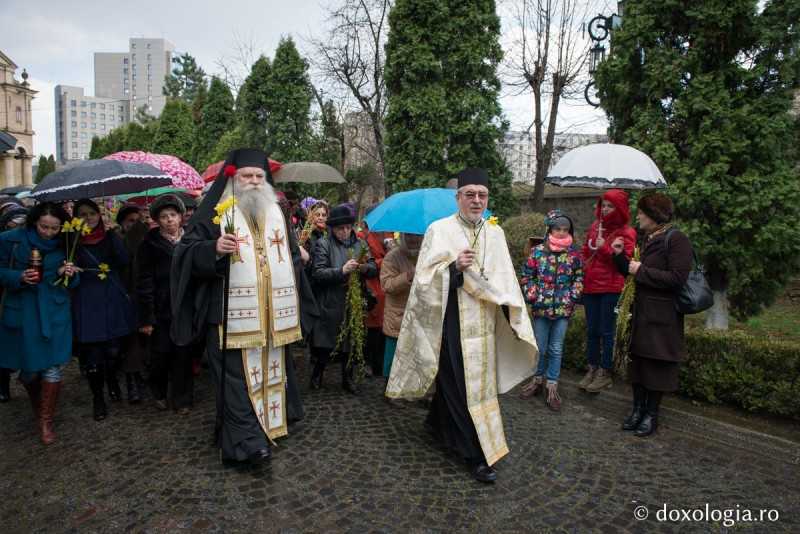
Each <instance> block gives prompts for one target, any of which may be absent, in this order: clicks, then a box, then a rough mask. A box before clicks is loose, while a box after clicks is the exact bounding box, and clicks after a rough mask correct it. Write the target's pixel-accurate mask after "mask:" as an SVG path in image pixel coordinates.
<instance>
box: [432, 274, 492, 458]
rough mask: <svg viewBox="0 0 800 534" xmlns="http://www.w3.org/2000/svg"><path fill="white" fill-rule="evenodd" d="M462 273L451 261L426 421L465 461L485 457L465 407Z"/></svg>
mask: <svg viewBox="0 0 800 534" xmlns="http://www.w3.org/2000/svg"><path fill="white" fill-rule="evenodd" d="M462 285H464V274H463V273H461V272H458V271H457V270H456V268H455V264H454V263H453V264H450V290H449V292H448V295H447V308H446V309H445V313H444V324H443V325H442V348H441V351H440V352H439V371H438V373H437V374H436V392H435V393H434V395H433V399H432V401H431V408H430V411H429V412H428V418H427V423H428V425H430V426H431V427H432V428H433V430H434V431H435V432H436V434H437V435H438V437H439V438H440V439H441V441H442V443H443V444H444V445H445V446H446V447H447V448H449V449H451V450H452V451H453V452H455V453H456V454H458V455H459V456H461V457H462V458H463V459H464V460H466V461H467V462H469V463H471V464H474V463H478V462H482V461H485V456H484V454H483V450H482V449H481V444H480V441H478V433H477V432H476V431H475V424H474V423H473V422H472V416H470V414H469V409H468V408H467V385H466V379H465V378H464V355H463V354H462V352H461V322H460V320H459V315H458V292H457V291H456V290H457V289H458V288H459V287H461V286H462Z"/></svg>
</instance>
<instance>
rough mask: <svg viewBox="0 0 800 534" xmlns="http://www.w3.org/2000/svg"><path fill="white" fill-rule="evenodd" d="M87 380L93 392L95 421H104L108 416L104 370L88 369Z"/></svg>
mask: <svg viewBox="0 0 800 534" xmlns="http://www.w3.org/2000/svg"><path fill="white" fill-rule="evenodd" d="M86 378H87V379H88V380H89V387H90V388H91V390H92V412H93V414H92V415H93V417H94V420H95V421H102V420H103V419H105V418H106V416H107V415H108V407H106V400H105V397H104V396H103V370H102V368H98V367H88V368H87V369H86Z"/></svg>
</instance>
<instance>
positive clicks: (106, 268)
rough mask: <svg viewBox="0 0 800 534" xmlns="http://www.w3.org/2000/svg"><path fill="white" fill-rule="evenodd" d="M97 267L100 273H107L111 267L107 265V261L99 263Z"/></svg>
mask: <svg viewBox="0 0 800 534" xmlns="http://www.w3.org/2000/svg"><path fill="white" fill-rule="evenodd" d="M98 267H99V268H100V272H101V273H107V272H109V271H110V270H111V267H109V266H108V264H107V263H101V264H100V265H98Z"/></svg>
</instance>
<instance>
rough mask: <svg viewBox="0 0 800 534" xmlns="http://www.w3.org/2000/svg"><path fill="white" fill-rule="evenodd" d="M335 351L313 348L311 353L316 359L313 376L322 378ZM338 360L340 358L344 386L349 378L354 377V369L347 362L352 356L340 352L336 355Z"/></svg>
mask: <svg viewBox="0 0 800 534" xmlns="http://www.w3.org/2000/svg"><path fill="white" fill-rule="evenodd" d="M332 352H333V349H323V348H319V347H312V348H311V353H312V355H313V356H314V357H315V358H316V361H315V363H314V371H313V375H312V376H315V377H318V376H321V375H322V373H324V372H325V368H326V367H327V366H328V362H330V360H331V357H332V356H331V353H332ZM336 358H339V361H340V362H341V366H342V384H344V383H345V382H346V381H347V379H348V378H352V377H353V367H352V366H350V365H347V360H349V359H350V354H349V353H347V352H340V353H338V354H337V355H336Z"/></svg>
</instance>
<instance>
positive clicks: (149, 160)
mask: <svg viewBox="0 0 800 534" xmlns="http://www.w3.org/2000/svg"><path fill="white" fill-rule="evenodd" d="M103 159H111V160H117V161H132V162H134V163H146V164H147V165H152V166H153V167H155V168H157V169H160V170H161V171H162V172H164V173H166V174H169V175H170V176H172V185H174V186H175V187H180V188H183V189H202V188H203V186H204V185H205V183H204V182H203V179H202V178H200V175H199V174H198V173H197V171H196V170H194V169H193V168H192V167H191V165H188V164H186V163H184V162H183V161H181V160H180V159H178V158H176V157H175V156H170V155H168V154H152V153H150V152H142V151H140V150H137V151H134V152H116V153H114V154H111V155H109V156H106V157H105V158H103Z"/></svg>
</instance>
